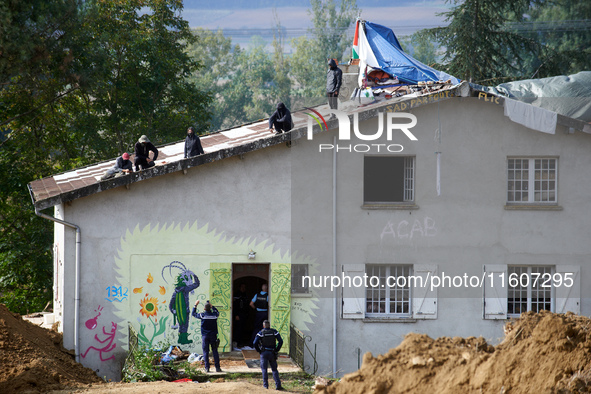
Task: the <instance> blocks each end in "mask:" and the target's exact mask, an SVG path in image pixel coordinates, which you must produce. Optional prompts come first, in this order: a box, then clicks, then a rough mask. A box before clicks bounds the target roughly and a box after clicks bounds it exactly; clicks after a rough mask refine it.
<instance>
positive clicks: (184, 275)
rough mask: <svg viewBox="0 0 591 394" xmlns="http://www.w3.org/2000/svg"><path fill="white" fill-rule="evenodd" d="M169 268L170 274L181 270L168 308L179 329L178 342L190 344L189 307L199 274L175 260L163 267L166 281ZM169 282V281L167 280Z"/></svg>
mask: <svg viewBox="0 0 591 394" xmlns="http://www.w3.org/2000/svg"><path fill="white" fill-rule="evenodd" d="M167 268H168V276H171V277H172V276H173V270H174V271H177V270H178V271H180V272H179V274H178V275H177V276H176V281H175V287H174V292H173V293H172V297H170V304H169V306H168V309H169V310H170V312H171V313H172V316H173V319H174V324H173V326H172V328H173V329H178V330H179V336H178V343H180V344H184V345H186V344H189V343H193V341H192V340H190V339H189V334H188V333H187V330H188V328H189V318H190V317H191V311H190V309H189V294H194V293H195V289H196V288H198V287H199V278H197V275H195V274H194V273H193V271H190V270H189V269H187V267H185V265H184V264H183V263H181V262H180V261H173V262H172V263H170V264H168V265H167V266H165V267H164V268H162V279H164V281H165V282H167V281H166V278H165V274H164V272H165V270H166V269H167ZM167 283H168V282H167Z"/></svg>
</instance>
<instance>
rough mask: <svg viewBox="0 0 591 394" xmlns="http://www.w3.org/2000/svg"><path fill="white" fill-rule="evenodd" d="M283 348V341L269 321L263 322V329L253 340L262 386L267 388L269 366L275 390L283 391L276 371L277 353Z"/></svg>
mask: <svg viewBox="0 0 591 394" xmlns="http://www.w3.org/2000/svg"><path fill="white" fill-rule="evenodd" d="M281 346H283V339H282V338H281V335H280V334H279V332H278V331H277V330H275V329H274V328H271V323H269V320H265V321H264V322H263V329H262V330H261V331H259V332H258V334H257V335H256V337H255V340H254V348H255V349H256V350H257V351H258V352H259V353H260V354H261V370H262V372H263V386H264V387H265V388H266V389H268V388H269V376H268V374H267V366H268V365H271V371H272V372H273V380H274V381H275V389H276V390H283V387H281V380H279V372H278V371H277V353H279V350H281Z"/></svg>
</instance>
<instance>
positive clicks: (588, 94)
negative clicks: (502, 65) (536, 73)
mask: <svg viewBox="0 0 591 394" xmlns="http://www.w3.org/2000/svg"><path fill="white" fill-rule="evenodd" d="M472 86H473V87H475V88H476V89H477V90H480V91H483V92H488V93H492V94H496V95H498V96H502V97H509V98H512V99H514V100H519V101H521V102H524V103H528V104H531V105H534V106H536V107H540V108H544V109H547V110H549V111H552V112H556V113H558V114H560V115H564V116H567V117H569V118H573V119H579V120H582V121H585V122H591V71H582V72H580V73H577V74H573V75H568V76H566V75H560V76H556V77H549V78H541V79H526V80H523V81H514V82H508V83H503V84H501V85H498V86H495V87H492V86H480V85H472Z"/></svg>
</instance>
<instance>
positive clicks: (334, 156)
mask: <svg viewBox="0 0 591 394" xmlns="http://www.w3.org/2000/svg"><path fill="white" fill-rule="evenodd" d="M336 145H337V136H336V135H335V136H334V137H333V146H336ZM332 274H333V275H334V277H336V276H337V151H336V149H333V153H332ZM333 296H334V305H333V322H332V324H333V333H332V375H333V376H336V373H337V371H338V369H337V322H338V317H337V314H338V313H339V307H338V305H339V304H338V297H337V296H336V295H334V294H333Z"/></svg>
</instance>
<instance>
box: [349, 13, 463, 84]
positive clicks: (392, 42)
mask: <svg viewBox="0 0 591 394" xmlns="http://www.w3.org/2000/svg"><path fill="white" fill-rule="evenodd" d="M365 35H366V37H367V41H368V42H369V45H370V47H371V50H372V52H373V54H374V56H375V58H376V60H377V61H378V64H379V68H380V69H382V70H384V71H385V72H387V73H388V74H391V75H393V76H396V77H398V79H399V80H400V81H402V82H406V83H410V84H417V83H418V82H421V81H422V82H426V81H434V82H437V81H447V80H448V79H449V80H451V82H452V83H453V84H454V85H455V84H458V83H460V80H458V79H457V78H456V77H454V76H452V75H449V74H446V73H444V72H442V71H438V70H435V69H434V68H431V67H429V66H427V65H426V64H423V63H421V62H419V61H418V60H416V59H415V58H413V57H412V56H410V55H408V54H407V53H405V52H404V51H402V49H401V48H400V44H399V43H398V40H397V39H396V36H395V35H394V32H393V31H392V30H391V29H389V28H387V27H385V26H381V25H377V24H375V23H371V22H365ZM360 57H361V56H360ZM368 64H369V62H368Z"/></svg>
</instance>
